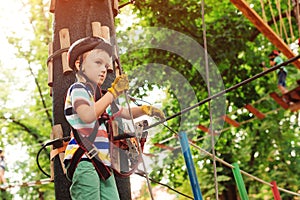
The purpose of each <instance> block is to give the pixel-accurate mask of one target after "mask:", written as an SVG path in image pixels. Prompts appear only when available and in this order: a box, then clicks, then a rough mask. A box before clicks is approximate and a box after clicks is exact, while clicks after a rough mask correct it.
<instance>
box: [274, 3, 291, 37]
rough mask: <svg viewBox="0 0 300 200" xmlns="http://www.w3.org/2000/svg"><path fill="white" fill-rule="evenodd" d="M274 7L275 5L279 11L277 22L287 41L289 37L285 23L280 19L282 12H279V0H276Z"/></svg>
mask: <svg viewBox="0 0 300 200" xmlns="http://www.w3.org/2000/svg"><path fill="white" fill-rule="evenodd" d="M276 7H277V10H278V12H279V24H280V32H282V30H283V32H284V35H285V38H286V40H287V41H288V40H289V37H288V35H287V31H286V28H285V25H284V22H283V19H282V14H281V7H280V0H276Z"/></svg>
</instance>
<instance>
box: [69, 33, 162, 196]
mask: <svg viewBox="0 0 300 200" xmlns="http://www.w3.org/2000/svg"><path fill="white" fill-rule="evenodd" d="M112 52H113V51H112V46H111V45H110V43H109V42H107V41H106V40H105V39H103V38H99V37H87V38H83V39H80V40H78V41H76V42H74V43H73V44H72V45H71V47H70V49H69V51H68V63H69V66H70V67H71V68H72V69H73V70H74V71H76V77H77V82H76V83H74V84H73V85H71V86H70V88H69V89H68V92H67V97H66V101H65V110H64V112H65V116H66V119H67V121H68V122H69V124H70V125H71V128H72V133H73V135H74V137H72V138H71V140H70V142H69V144H68V146H67V148H66V152H65V160H64V163H65V165H66V168H67V177H68V178H69V179H70V180H71V181H72V185H71V188H70V193H71V197H72V199H78V200H82V199H84V200H88V199H91V200H97V199H98V200H105V199H106V200H110V199H114V200H118V199H119V196H118V191H117V187H116V183H115V179H114V177H113V173H112V171H111V169H110V166H111V160H110V154H109V145H110V144H109V138H108V133H107V129H106V126H105V121H106V120H107V113H111V112H110V105H111V104H112V102H113V101H114V100H115V99H116V98H118V96H119V95H120V94H121V93H122V92H123V91H125V90H128V78H127V76H126V75H121V76H119V77H118V78H116V80H115V81H114V82H113V83H112V87H111V88H109V89H108V91H107V92H106V93H105V92H101V94H102V95H101V98H100V99H99V100H97V101H95V99H96V97H95V94H96V93H99V92H97V91H98V90H99V89H100V88H99V87H98V86H101V85H102V84H103V82H104V80H105V78H106V75H107V69H108V67H109V65H110V64H111V63H112V60H111V56H112ZM78 62H79V63H78ZM97 99H98V98H97ZM131 113H132V115H133V118H136V117H139V116H142V115H145V114H147V115H149V116H157V117H159V118H161V119H164V113H163V112H162V111H160V110H159V109H157V108H154V107H152V106H141V107H134V108H131ZM119 116H120V117H122V118H126V119H130V115H129V111H128V109H125V108H120V111H119ZM91 138H92V139H91Z"/></svg>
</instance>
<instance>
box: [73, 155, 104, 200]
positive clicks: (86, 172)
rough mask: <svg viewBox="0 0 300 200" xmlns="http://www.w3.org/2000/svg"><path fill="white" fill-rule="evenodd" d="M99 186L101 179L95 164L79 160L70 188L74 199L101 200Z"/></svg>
mask: <svg viewBox="0 0 300 200" xmlns="http://www.w3.org/2000/svg"><path fill="white" fill-rule="evenodd" d="M99 187H100V179H99V177H98V174H97V172H96V170H95V168H94V166H93V164H92V163H91V162H88V161H81V162H79V163H78V165H77V167H76V170H75V172H74V175H73V179H72V185H71V188H70V193H71V197H72V200H100V191H99ZM101 200H102V199H101Z"/></svg>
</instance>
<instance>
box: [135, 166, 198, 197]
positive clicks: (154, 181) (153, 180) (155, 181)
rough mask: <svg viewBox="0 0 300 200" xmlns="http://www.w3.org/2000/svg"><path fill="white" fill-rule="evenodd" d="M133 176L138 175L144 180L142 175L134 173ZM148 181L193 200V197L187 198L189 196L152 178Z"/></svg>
mask: <svg viewBox="0 0 300 200" xmlns="http://www.w3.org/2000/svg"><path fill="white" fill-rule="evenodd" d="M143 173H144V172H143ZM135 174H136V175H139V176H141V177H144V178H146V177H145V176H144V175H143V174H142V173H139V172H136V173H135ZM149 179H150V180H151V181H152V182H153V183H157V184H159V185H162V186H164V187H167V188H168V189H170V190H172V191H174V192H176V193H178V194H180V195H182V196H185V197H187V198H189V199H194V198H193V197H191V196H189V195H187V194H184V193H182V192H179V191H178V190H175V189H174V188H172V187H170V186H169V185H167V184H164V183H161V182H159V181H157V180H155V179H153V178H149Z"/></svg>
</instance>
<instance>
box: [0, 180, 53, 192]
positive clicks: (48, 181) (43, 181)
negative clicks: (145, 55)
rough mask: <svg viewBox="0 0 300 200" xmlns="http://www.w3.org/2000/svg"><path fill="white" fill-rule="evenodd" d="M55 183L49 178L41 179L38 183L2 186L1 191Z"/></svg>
mask: <svg viewBox="0 0 300 200" xmlns="http://www.w3.org/2000/svg"><path fill="white" fill-rule="evenodd" d="M51 182H53V180H52V179H50V178H47V179H41V180H38V181H29V182H23V183H15V184H8V185H1V186H0V189H1V190H7V189H9V188H14V187H32V186H36V185H44V184H48V183H51Z"/></svg>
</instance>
